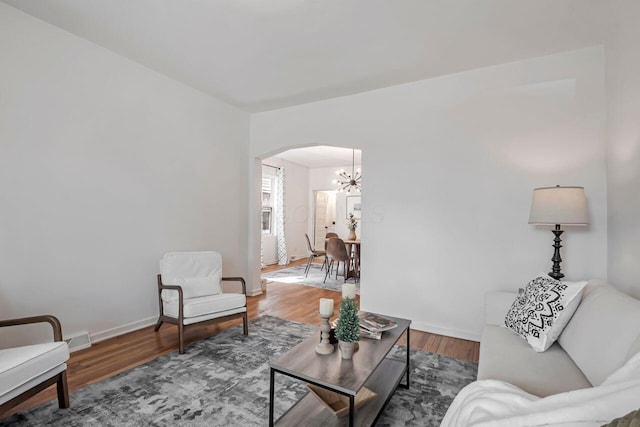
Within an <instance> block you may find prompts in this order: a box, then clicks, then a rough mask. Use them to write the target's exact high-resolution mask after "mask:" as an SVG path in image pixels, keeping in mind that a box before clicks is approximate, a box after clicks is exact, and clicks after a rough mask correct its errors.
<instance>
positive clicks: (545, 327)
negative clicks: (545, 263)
mask: <svg viewBox="0 0 640 427" xmlns="http://www.w3.org/2000/svg"><path fill="white" fill-rule="evenodd" d="M586 284H587V282H575V283H574V282H561V281H559V280H555V279H553V278H551V277H549V276H548V275H546V274H544V273H540V274H538V276H537V277H536V278H535V279H533V280H532V281H530V282H529V283H528V284H527V286H526V288H525V289H524V291H523V292H521V293H520V294H519V295H518V297H517V298H516V299H515V301H514V302H513V305H512V306H511V308H510V309H509V312H508V313H507V316H506V317H505V325H506V326H507V327H508V328H509V329H511V330H512V331H514V332H515V333H517V334H518V335H520V336H521V337H522V338H524V339H525V340H527V342H528V343H529V345H530V346H531V348H533V349H534V350H535V351H537V352H543V351H546V350H547V349H548V348H549V347H551V344H553V343H554V342H555V341H556V340H557V339H558V336H560V333H561V332H562V330H563V329H564V327H565V326H566V325H567V323H569V320H570V319H571V316H573V313H574V312H575V310H576V308H577V307H578V304H579V303H580V297H581V295H582V289H583V288H584V286H585V285H586Z"/></svg>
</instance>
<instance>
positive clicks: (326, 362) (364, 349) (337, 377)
mask: <svg viewBox="0 0 640 427" xmlns="http://www.w3.org/2000/svg"><path fill="white" fill-rule="evenodd" d="M383 316H384V317H387V318H389V319H392V320H394V321H395V322H396V323H397V324H398V326H396V327H395V328H393V329H391V330H389V331H385V332H383V333H382V339H380V340H373V339H367V338H362V339H361V340H360V349H359V350H358V351H356V352H355V353H354V355H353V359H352V360H344V359H342V355H341V354H340V350H339V349H338V345H337V344H335V345H334V346H335V351H334V352H333V353H331V354H328V355H321V354H318V353H316V351H315V349H316V345H317V344H318V343H319V342H320V332H319V331H318V332H317V333H316V334H314V335H313V336H311V337H309V338H307V339H306V340H304V341H303V342H301V343H300V344H298V345H297V346H295V347H294V348H292V349H291V350H289V351H288V352H286V353H285V354H283V355H282V356H280V357H279V358H278V359H276V360H274V361H272V362H271V364H270V366H271V368H273V369H276V370H277V371H280V372H283V373H286V374H289V375H291V376H294V377H297V378H300V379H302V380H305V381H308V382H311V383H316V384H320V385H324V386H326V387H330V388H332V389H334V390H340V391H342V392H343V393H346V394H349V395H353V396H355V395H356V393H357V392H358V390H360V388H362V386H363V385H364V383H365V382H366V381H367V380H368V379H369V377H370V376H371V374H372V373H373V371H374V370H375V369H376V368H377V367H378V365H379V364H380V363H381V362H382V361H383V360H384V358H385V356H386V355H387V354H388V353H389V351H390V350H391V349H392V348H393V345H394V344H395V343H396V342H397V341H398V339H399V338H400V336H401V335H402V334H403V333H404V332H405V331H406V330H407V329H408V328H409V325H410V324H411V321H410V320H407V319H400V318H397V317H391V316H387V315H383Z"/></svg>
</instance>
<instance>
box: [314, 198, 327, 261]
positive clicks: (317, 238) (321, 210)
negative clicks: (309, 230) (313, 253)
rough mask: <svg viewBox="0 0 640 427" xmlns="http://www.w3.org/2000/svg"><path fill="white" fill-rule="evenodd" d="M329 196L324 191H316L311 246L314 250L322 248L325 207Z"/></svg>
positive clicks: (324, 229)
mask: <svg viewBox="0 0 640 427" xmlns="http://www.w3.org/2000/svg"><path fill="white" fill-rule="evenodd" d="M328 206H329V196H328V195H327V193H325V192H324V191H316V208H315V222H314V225H313V228H314V240H313V247H314V248H315V249H316V250H324V237H325V235H326V234H327V226H328V218H327V208H328Z"/></svg>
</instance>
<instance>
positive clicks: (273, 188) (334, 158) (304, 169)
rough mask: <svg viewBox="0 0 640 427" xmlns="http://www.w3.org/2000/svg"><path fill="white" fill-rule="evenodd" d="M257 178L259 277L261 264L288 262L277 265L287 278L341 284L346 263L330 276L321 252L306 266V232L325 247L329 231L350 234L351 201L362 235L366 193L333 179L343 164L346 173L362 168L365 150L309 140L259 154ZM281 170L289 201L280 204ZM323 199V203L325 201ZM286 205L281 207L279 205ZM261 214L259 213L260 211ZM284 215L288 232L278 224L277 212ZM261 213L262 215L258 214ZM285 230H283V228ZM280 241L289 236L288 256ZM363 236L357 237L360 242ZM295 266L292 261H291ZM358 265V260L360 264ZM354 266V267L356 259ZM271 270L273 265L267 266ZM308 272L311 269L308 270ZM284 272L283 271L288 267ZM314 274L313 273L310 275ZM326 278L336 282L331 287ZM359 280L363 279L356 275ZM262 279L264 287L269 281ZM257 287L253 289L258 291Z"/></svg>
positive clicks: (254, 246)
mask: <svg viewBox="0 0 640 427" xmlns="http://www.w3.org/2000/svg"><path fill="white" fill-rule="evenodd" d="M255 162H256V164H255V165H254V168H253V170H254V174H255V176H254V177H253V178H254V179H253V180H252V190H253V191H254V194H253V195H252V197H251V200H252V201H253V203H254V205H253V206H252V223H253V224H259V225H260V226H259V229H255V230H254V231H253V232H252V237H253V238H252V239H250V243H251V245H250V250H251V253H253V254H255V256H254V259H253V262H251V263H250V265H249V268H250V270H251V271H252V273H253V275H254V277H255V278H256V279H257V280H260V279H261V278H260V273H261V267H262V266H263V265H267V266H269V265H274V264H287V265H280V266H278V270H285V269H289V270H291V271H288V273H289V274H290V276H289V277H287V278H286V279H284V280H286V281H285V283H294V282H295V281H297V280H298V279H302V280H303V281H305V282H306V283H303V284H306V285H308V286H317V287H324V288H325V289H335V290H338V289H339V287H338V289H336V287H337V283H338V281H339V283H340V284H341V283H342V282H343V281H344V279H343V278H342V276H341V275H342V274H343V270H344V268H343V267H341V270H340V275H339V277H338V279H336V278H335V270H334V274H333V276H332V277H333V279H329V278H327V280H326V281H325V280H323V279H325V277H326V274H325V271H322V273H320V271H321V266H322V263H323V261H324V259H323V258H319V259H318V262H317V263H313V264H312V265H311V266H310V267H309V268H307V265H306V261H307V259H308V251H307V243H306V237H305V234H306V235H307V236H308V237H309V240H310V244H311V246H312V248H313V249H317V250H322V249H324V244H325V235H326V233H327V232H335V233H336V234H338V235H339V236H340V237H341V238H342V239H344V240H347V237H348V235H349V230H348V229H347V206H349V208H351V210H352V211H353V210H354V209H356V216H357V217H358V218H357V219H356V221H355V222H356V224H357V234H358V238H359V237H360V236H361V232H362V229H361V223H362V218H361V216H360V213H361V212H362V211H361V197H362V194H361V193H360V192H359V191H355V189H353V191H351V192H338V191H337V189H338V186H337V185H336V184H335V183H334V182H333V181H334V180H335V179H336V178H337V176H336V170H339V169H344V170H345V173H346V174H347V175H350V174H352V172H353V171H352V169H354V168H358V169H359V168H361V166H362V161H361V151H360V150H358V149H355V152H354V149H352V148H342V147H334V146H324V145H310V146H307V147H294V148H290V149H282V150H280V151H278V152H276V153H269V154H267V155H263V156H260V157H259V158H257V159H256V160H255ZM278 170H281V171H282V172H283V176H284V178H283V182H282V183H280V185H284V195H283V196H282V197H283V198H284V203H282V204H281V205H280V204H279V202H282V201H279V200H278V194H280V193H279V189H278V188H277V186H278V181H277V175H278ZM321 201H324V203H321ZM279 210H281V211H279ZM256 214H258V215H256ZM279 215H282V217H283V220H284V232H283V231H282V230H279V229H278V216H279ZM258 216H259V221H255V222H254V219H255V218H257V217H258ZM282 232H283V235H278V233H282ZM278 241H281V242H284V251H286V258H284V259H283V258H282V255H283V251H282V248H281V247H279V246H278ZM359 246H360V242H359V239H358V248H359ZM348 247H349V249H350V251H351V252H350V253H351V254H354V255H356V254H357V255H359V252H356V250H355V245H354V244H352V245H351V246H348ZM290 266H291V267H290ZM358 266H359V264H358ZM350 268H351V269H352V270H350V271H353V272H355V265H354V263H353V261H352V264H350ZM267 269H268V270H274V269H273V267H268V268H267ZM305 270H307V271H305ZM303 272H304V273H306V274H303ZM283 274H284V273H283ZM309 276H310V277H309ZM347 277H348V279H349V280H348V281H349V282H351V283H354V282H356V278H355V277H354V273H351V274H347ZM326 282H329V285H331V286H333V288H331V287H327V286H328V285H326ZM357 282H358V284H359V282H360V281H359V280H358V281H357ZM257 283H261V284H262V286H261V288H262V289H263V290H264V289H265V286H266V284H265V283H264V281H261V280H260V281H258V282H257ZM257 293H258V292H254V294H257Z"/></svg>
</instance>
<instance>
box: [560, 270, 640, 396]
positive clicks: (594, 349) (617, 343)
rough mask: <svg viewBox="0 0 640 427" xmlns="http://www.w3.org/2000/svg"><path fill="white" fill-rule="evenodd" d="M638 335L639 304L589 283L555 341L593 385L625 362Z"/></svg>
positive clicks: (596, 283)
mask: <svg viewBox="0 0 640 427" xmlns="http://www.w3.org/2000/svg"><path fill="white" fill-rule="evenodd" d="M639 335H640V301H639V300H637V299H635V298H632V297H630V296H629V295H625V294H623V293H622V292H619V291H617V290H616V289H615V288H614V287H613V286H611V285H608V284H606V285H602V284H599V283H598V282H596V281H593V282H590V283H589V285H588V287H587V289H586V290H585V295H584V297H583V298H582V302H581V303H580V306H579V307H578V309H577V310H576V312H575V314H574V315H573V318H572V319H571V321H570V322H569V324H568V325H567V327H566V328H565V330H564V332H563V333H562V335H560V338H559V340H558V341H559V342H560V345H561V346H562V348H564V350H565V351H566V352H567V353H568V354H569V356H571V358H572V359H573V361H574V362H575V363H576V365H578V367H579V368H580V369H581V370H582V372H584V374H585V376H586V377H587V378H588V379H589V381H590V382H591V384H593V385H594V386H596V385H600V384H601V383H602V382H603V381H604V380H605V379H606V378H607V377H608V376H609V375H610V374H611V373H613V371H615V370H616V369H618V368H620V367H621V366H622V365H623V364H624V363H625V362H626V361H627V360H629V358H630V356H632V354H631V353H632V352H633V350H634V346H635V345H636V340H637V339H638V336H639Z"/></svg>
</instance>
